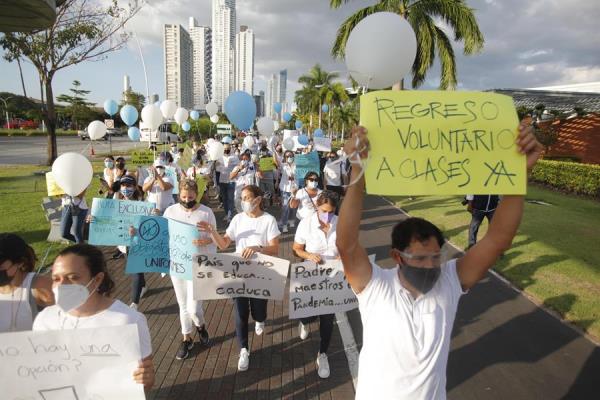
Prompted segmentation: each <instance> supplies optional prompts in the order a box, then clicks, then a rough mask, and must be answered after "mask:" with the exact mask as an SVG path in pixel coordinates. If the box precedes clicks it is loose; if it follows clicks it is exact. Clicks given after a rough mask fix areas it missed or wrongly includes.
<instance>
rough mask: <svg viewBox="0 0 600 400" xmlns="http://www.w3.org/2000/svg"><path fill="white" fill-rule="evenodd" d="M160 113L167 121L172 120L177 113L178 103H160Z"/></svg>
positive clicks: (170, 101) (172, 101)
mask: <svg viewBox="0 0 600 400" xmlns="http://www.w3.org/2000/svg"><path fill="white" fill-rule="evenodd" d="M160 111H161V113H162V116H163V117H164V118H165V119H171V118H173V115H175V111H177V103H175V101H174V100H165V101H163V102H162V103H160Z"/></svg>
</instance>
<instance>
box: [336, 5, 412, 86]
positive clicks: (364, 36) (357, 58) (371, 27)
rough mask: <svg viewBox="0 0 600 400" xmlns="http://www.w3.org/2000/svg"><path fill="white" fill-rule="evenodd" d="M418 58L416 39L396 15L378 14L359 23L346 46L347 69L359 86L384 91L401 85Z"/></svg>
mask: <svg viewBox="0 0 600 400" xmlns="http://www.w3.org/2000/svg"><path fill="white" fill-rule="evenodd" d="M416 54H417V39H416V37H415V32H414V31H413V29H412V27H411V26H410V24H409V23H408V21H407V20H406V19H404V18H402V17H401V16H399V15H398V14H395V13H391V12H378V13H375V14H371V15H369V16H368V17H366V18H365V19H363V20H362V21H360V22H359V23H358V25H356V26H355V27H354V29H353V30H352V32H350V37H349V38H348V42H347V43H346V57H345V58H346V67H347V68H348V71H350V74H351V75H352V77H353V78H354V79H356V80H357V81H358V82H359V83H360V84H361V85H363V86H367V87H368V88H373V89H383V88H387V87H390V86H392V85H393V84H394V83H396V82H400V80H402V78H404V76H405V75H406V74H407V73H408V72H409V71H410V69H411V68H412V65H413V63H414V61H415V57H416Z"/></svg>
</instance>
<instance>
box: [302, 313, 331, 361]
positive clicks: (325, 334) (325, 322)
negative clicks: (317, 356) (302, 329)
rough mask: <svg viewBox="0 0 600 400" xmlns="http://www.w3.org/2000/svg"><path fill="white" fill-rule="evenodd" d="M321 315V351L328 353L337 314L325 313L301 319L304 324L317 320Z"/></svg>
mask: <svg viewBox="0 0 600 400" xmlns="http://www.w3.org/2000/svg"><path fill="white" fill-rule="evenodd" d="M317 317H319V334H320V335H321V344H320V345H319V353H321V354H324V353H327V349H328V348H329V343H330V342H331V335H332V334H333V319H334V318H335V314H323V315H315V316H313V317H307V318H301V319H300V321H301V322H302V324H303V325H307V324H310V323H311V322H313V321H316V320H317Z"/></svg>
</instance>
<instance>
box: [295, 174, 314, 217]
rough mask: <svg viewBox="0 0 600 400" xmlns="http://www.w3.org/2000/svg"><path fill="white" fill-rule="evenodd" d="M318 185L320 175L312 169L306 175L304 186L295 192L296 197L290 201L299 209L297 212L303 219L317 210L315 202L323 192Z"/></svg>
mask: <svg viewBox="0 0 600 400" xmlns="http://www.w3.org/2000/svg"><path fill="white" fill-rule="evenodd" d="M318 185H319V175H318V174H317V173H316V172H314V171H311V172H308V173H307V174H306V176H305V177H304V187H303V188H302V189H299V190H298V191H296V192H295V193H294V197H293V198H292V199H291V201H290V207H292V208H297V209H298V211H297V212H296V216H297V217H298V219H300V220H302V219H304V218H306V217H309V216H311V215H312V214H314V213H315V212H317V206H316V204H315V202H316V200H317V197H318V196H319V194H321V189H319V188H318Z"/></svg>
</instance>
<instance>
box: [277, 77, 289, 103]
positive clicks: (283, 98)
mask: <svg viewBox="0 0 600 400" xmlns="http://www.w3.org/2000/svg"><path fill="white" fill-rule="evenodd" d="M277 89H278V94H279V100H278V101H279V102H280V103H281V104H286V103H287V69H282V70H281V71H279V76H278V80H277Z"/></svg>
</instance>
